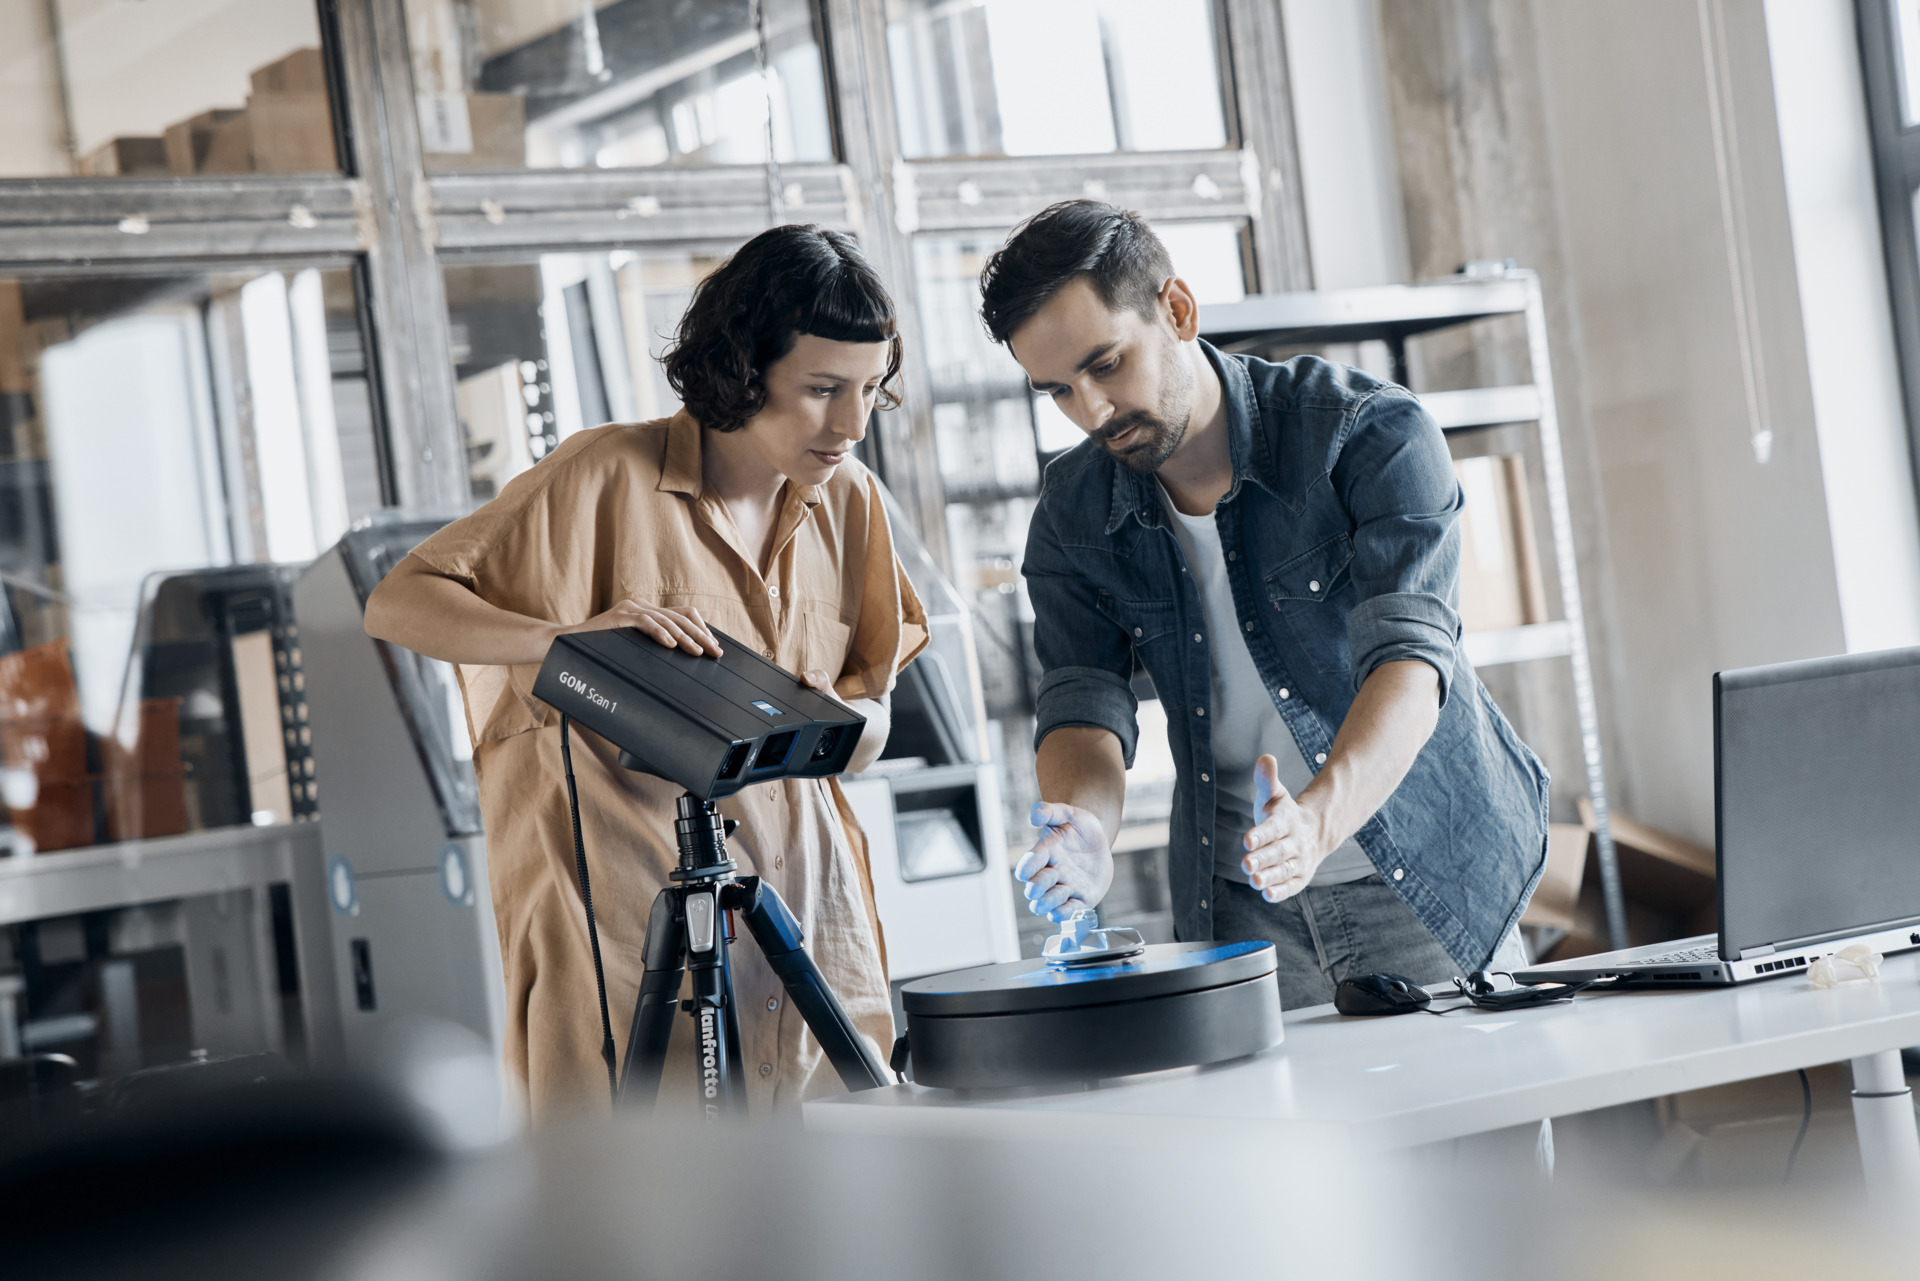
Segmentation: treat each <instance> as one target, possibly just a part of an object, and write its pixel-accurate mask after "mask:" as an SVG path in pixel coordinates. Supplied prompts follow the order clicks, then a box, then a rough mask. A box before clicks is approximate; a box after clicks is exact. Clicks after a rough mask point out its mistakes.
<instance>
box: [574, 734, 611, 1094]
mask: <svg viewBox="0 0 1920 1281" xmlns="http://www.w3.org/2000/svg"><path fill="white" fill-rule="evenodd" d="M570 724H571V720H570V718H569V717H568V716H567V714H566V713H565V712H562V713H561V714H560V763H561V765H563V766H564V767H565V768H566V773H567V811H568V812H569V813H570V814H571V815H572V816H573V862H574V866H575V867H576V868H577V869H578V870H579V873H580V901H581V902H582V903H585V904H586V906H587V942H588V943H590V944H592V946H593V983H594V986H595V987H596V988H597V989H599V992H600V1057H601V1058H603V1059H605V1060H606V1061H607V1096H608V1097H609V1098H610V1099H612V1101H613V1104H614V1106H615V1107H618V1106H619V1105H620V1078H619V1077H618V1075H616V1074H615V1072H614V1069H613V1058H614V1055H613V1019H612V1018H611V1017H610V1016H609V1015H608V1014H607V972H606V970H605V969H604V968H603V967H602V966H601V964H600V929H599V927H598V926H597V925H595V924H594V921H593V885H592V883H591V882H590V881H588V879H587V843H586V842H585V841H584V840H582V839H581V837H580V791H579V788H578V787H577V786H576V785H575V784H574V781H573V746H572V744H571V742H570V741H569V738H568V733H567V729H568V726H569V725H570Z"/></svg>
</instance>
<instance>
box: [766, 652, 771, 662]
mask: <svg viewBox="0 0 1920 1281" xmlns="http://www.w3.org/2000/svg"><path fill="white" fill-rule="evenodd" d="M766 654H767V658H768V660H769V661H771V660H772V658H773V651H772V650H768V651H766Z"/></svg>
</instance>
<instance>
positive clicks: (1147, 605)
mask: <svg viewBox="0 0 1920 1281" xmlns="http://www.w3.org/2000/svg"><path fill="white" fill-rule="evenodd" d="M1099 605H1100V612H1101V613H1102V614H1105V615H1106V616H1107V617H1108V618H1110V619H1112V620H1113V621H1114V622H1116V623H1118V624H1119V625H1120V628H1121V630H1123V631H1125V632H1126V634H1127V638H1128V639H1129V640H1131V641H1132V642H1133V643H1134V646H1135V647H1136V648H1138V647H1140V646H1144V645H1147V644H1149V643H1151V642H1153V641H1156V640H1160V639H1162V638H1163V637H1166V636H1170V635H1172V634H1173V631H1174V629H1175V628H1177V627H1178V626H1179V625H1180V615H1179V612H1178V610H1177V609H1176V608H1175V606H1174V602H1172V601H1170V600H1121V599H1119V598H1118V597H1117V596H1115V595H1114V594H1113V593H1112V592H1101V593H1100V601H1099Z"/></svg>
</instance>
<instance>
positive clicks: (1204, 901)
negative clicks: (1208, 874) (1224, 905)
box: [1200, 899, 1207, 907]
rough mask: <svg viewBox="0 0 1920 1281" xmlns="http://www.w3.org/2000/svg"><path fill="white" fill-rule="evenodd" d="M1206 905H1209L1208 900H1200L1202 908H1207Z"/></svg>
mask: <svg viewBox="0 0 1920 1281" xmlns="http://www.w3.org/2000/svg"><path fill="white" fill-rule="evenodd" d="M1206 905H1207V900H1205V899H1201V900H1200V906H1201V907H1205V906H1206Z"/></svg>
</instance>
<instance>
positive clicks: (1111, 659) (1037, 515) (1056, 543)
mask: <svg viewBox="0 0 1920 1281" xmlns="http://www.w3.org/2000/svg"><path fill="white" fill-rule="evenodd" d="M1020 572H1021V573H1022V574H1023V575H1024V576H1025V577H1026V580H1027V591H1028V593H1029V595H1031V597H1032V598H1033V648H1034V652H1035V653H1036V654H1037V655H1038V656H1039V659H1040V672H1041V675H1040V692H1039V695H1038V697H1037V698H1036V700H1035V705H1034V727H1033V745H1034V749H1035V750H1036V751H1037V750H1039V747H1040V744H1041V743H1042V742H1044V741H1045V740H1046V737H1047V735H1048V734H1051V733H1052V732H1053V731H1054V730H1057V729H1060V728H1062V727H1064V726H1068V725H1091V726H1094V727H1096V728H1098V729H1104V730H1110V731H1112V733H1113V736H1114V737H1115V738H1118V739H1119V740H1120V750H1121V753H1122V754H1123V756H1124V757H1125V759H1126V763H1127V766H1128V768H1132V766H1133V751H1134V747H1135V745H1136V743H1137V742H1138V740H1139V736H1140V728H1139V722H1138V720H1137V719H1136V715H1135V714H1136V712H1137V710H1138V708H1139V705H1140V704H1139V700H1138V699H1136V698H1135V697H1134V694H1133V686H1132V683H1131V677H1132V675H1133V642H1132V641H1131V640H1130V639H1129V638H1128V637H1127V634H1126V633H1125V632H1124V631H1122V630H1121V628H1120V625H1119V624H1118V623H1116V622H1114V621H1113V620H1112V619H1111V618H1108V617H1107V616H1106V615H1105V614H1103V613H1101V612H1100V607H1099V595H1100V593H1099V589H1098V588H1096V587H1094V585H1093V584H1092V583H1091V582H1089V581H1088V580H1087V579H1086V578H1085V577H1083V576H1082V575H1080V574H1077V573H1075V572H1074V570H1073V566H1072V563H1071V555H1070V553H1069V549H1067V548H1064V547H1062V546H1061V544H1060V539H1059V534H1058V530H1057V527H1056V525H1055V523H1054V520H1053V517H1052V513H1051V509H1050V506H1049V503H1048V500H1047V497H1046V496H1045V495H1043V496H1042V497H1041V500H1040V504H1039V506H1038V507H1037V508H1036V509H1035V511H1034V514H1033V523H1032V524H1031V525H1030V526H1029V527H1028V530H1027V550H1026V556H1025V558H1024V560H1023V561H1022V563H1021V569H1020Z"/></svg>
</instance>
